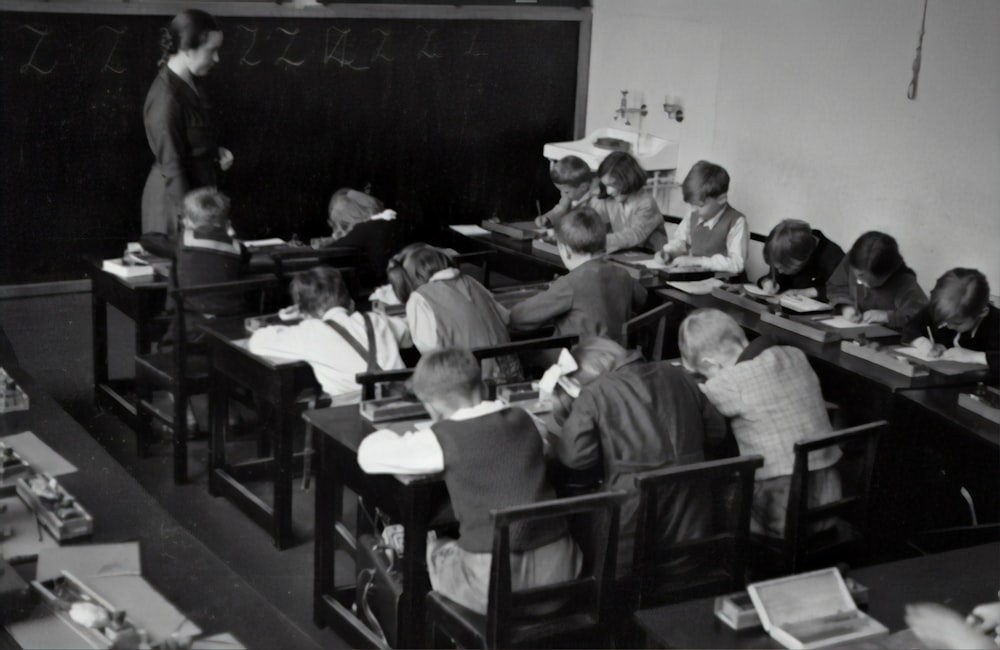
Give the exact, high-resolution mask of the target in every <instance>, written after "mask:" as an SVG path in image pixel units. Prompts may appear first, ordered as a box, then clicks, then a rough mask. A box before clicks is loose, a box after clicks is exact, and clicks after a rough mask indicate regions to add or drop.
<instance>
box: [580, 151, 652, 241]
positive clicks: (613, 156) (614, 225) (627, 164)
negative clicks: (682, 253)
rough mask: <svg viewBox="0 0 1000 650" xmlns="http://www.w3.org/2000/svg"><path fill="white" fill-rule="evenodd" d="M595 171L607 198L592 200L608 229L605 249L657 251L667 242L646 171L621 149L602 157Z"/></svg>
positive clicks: (592, 204) (592, 205)
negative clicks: (648, 185) (647, 185)
mask: <svg viewBox="0 0 1000 650" xmlns="http://www.w3.org/2000/svg"><path fill="white" fill-rule="evenodd" d="M597 175H598V177H599V178H600V180H601V183H602V184H603V185H604V187H605V189H606V190H607V195H608V196H607V198H604V199H595V200H592V201H591V207H593V208H594V209H595V210H597V212H598V214H600V215H601V218H602V219H604V222H605V223H606V224H607V226H608V228H609V229H610V233H609V234H608V242H607V251H608V252H609V253H613V252H615V251H617V250H622V249H624V248H647V249H649V250H651V251H657V250H659V249H660V247H661V246H663V245H664V244H665V243H667V229H666V226H665V225H664V223H663V215H662V214H661V213H660V207H659V206H658V205H657V204H656V199H655V198H653V192H652V191H650V189H649V188H648V187H646V172H645V170H643V168H642V167H640V166H639V162H638V161H637V160H636V159H635V158H633V157H632V156H631V155H630V154H627V153H625V152H624V151H613V152H611V153H609V154H608V155H607V157H605V158H604V160H602V161H601V164H600V166H599V167H598V168H597Z"/></svg>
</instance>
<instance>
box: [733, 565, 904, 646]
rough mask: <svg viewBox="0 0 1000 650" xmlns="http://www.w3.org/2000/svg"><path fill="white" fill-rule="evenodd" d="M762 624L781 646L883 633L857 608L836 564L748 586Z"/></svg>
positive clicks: (830, 643)
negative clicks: (827, 567) (831, 566)
mask: <svg viewBox="0 0 1000 650" xmlns="http://www.w3.org/2000/svg"><path fill="white" fill-rule="evenodd" d="M747 591H748V592H749V593H750V599H751V600H752V601H753V604H754V608H755V609H756V610H757V615H758V616H760V620H761V623H762V624H763V626H764V630H766V631H767V633H768V634H770V635H771V638H773V639H774V640H775V641H777V642H778V643H780V644H781V645H783V646H784V647H786V648H793V649H798V648H803V649H808V648H826V647H830V646H834V645H841V644H845V643H852V642H857V641H859V640H860V639H868V638H872V637H877V636H883V635H886V634H888V632H889V630H888V629H887V628H886V627H885V626H884V625H882V624H881V623H879V622H878V621H876V620H875V619H873V618H872V617H870V616H868V614H866V613H864V612H862V611H861V610H859V609H858V607H857V605H856V604H855V603H854V600H853V599H852V598H851V594H850V592H849V591H848V589H847V585H846V584H845V582H844V578H843V576H841V575H840V571H838V570H837V569H836V568H829V569H821V570H819V571H811V572H809V573H800V574H798V575H793V576H787V577H784V578H778V579H775V580H767V581H764V582H758V583H754V584H751V585H749V586H748V587H747Z"/></svg>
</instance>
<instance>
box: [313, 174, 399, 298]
mask: <svg viewBox="0 0 1000 650" xmlns="http://www.w3.org/2000/svg"><path fill="white" fill-rule="evenodd" d="M327 223H328V224H329V225H330V228H331V230H332V235H331V236H330V237H329V238H324V239H323V240H322V243H323V246H324V247H329V246H350V247H353V248H357V249H359V250H360V251H361V266H360V268H359V269H358V281H359V282H360V284H361V286H362V287H374V286H377V285H380V284H384V283H385V267H386V264H388V262H389V259H390V258H391V257H392V254H393V252H394V251H396V250H397V249H398V248H399V241H398V240H399V239H400V235H399V226H398V225H397V222H396V213H395V212H394V211H393V210H386V209H385V206H384V205H383V204H382V202H381V201H379V200H378V199H376V198H375V197H374V196H371V195H370V194H365V193H364V192H359V191H358V190H352V189H350V188H347V187H342V188H340V189H339V190H337V191H336V192H334V193H333V196H332V197H330V207H329V212H328V217H327Z"/></svg>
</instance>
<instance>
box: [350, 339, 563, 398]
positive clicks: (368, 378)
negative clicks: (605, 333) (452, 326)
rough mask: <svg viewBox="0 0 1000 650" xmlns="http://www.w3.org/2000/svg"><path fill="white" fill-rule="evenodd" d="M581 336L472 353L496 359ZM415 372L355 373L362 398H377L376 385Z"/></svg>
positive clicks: (560, 345)
mask: <svg viewBox="0 0 1000 650" xmlns="http://www.w3.org/2000/svg"><path fill="white" fill-rule="evenodd" d="M579 340H580V337H579V336H577V335H576V334H570V335H566V336H550V337H546V338H539V339H525V340H523V341H514V342H512V343H503V344H501V345H492V346H486V347H481V348H473V350H472V354H473V355H475V357H476V359H478V360H479V361H483V360H484V359H495V358H496V357H500V356H505V355H516V354H521V353H525V352H536V351H538V350H553V349H559V348H568V347H571V346H572V345H574V344H575V343H576V342H577V341H579ZM412 374H413V368H400V369H398V370H379V371H376V372H361V373H358V374H357V375H355V377H354V380H355V381H356V382H357V383H358V385H359V386H361V399H363V400H369V399H375V387H376V386H378V385H379V384H384V383H388V382H395V381H402V380H404V379H408V378H409V377H410V375H412Z"/></svg>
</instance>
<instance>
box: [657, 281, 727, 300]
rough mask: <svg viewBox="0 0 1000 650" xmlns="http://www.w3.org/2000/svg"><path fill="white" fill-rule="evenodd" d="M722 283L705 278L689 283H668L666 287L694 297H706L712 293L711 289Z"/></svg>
mask: <svg viewBox="0 0 1000 650" xmlns="http://www.w3.org/2000/svg"><path fill="white" fill-rule="evenodd" d="M723 284H724V283H723V282H722V280H720V279H719V278H706V279H704V280H693V281H691V282H677V281H669V282H667V286H669V287H673V288H674V289H680V290H681V291H683V292H684V293H690V294H693V295H696V296H707V295H708V294H710V293H712V289H715V288H716V287H721V286H722V285H723Z"/></svg>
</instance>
